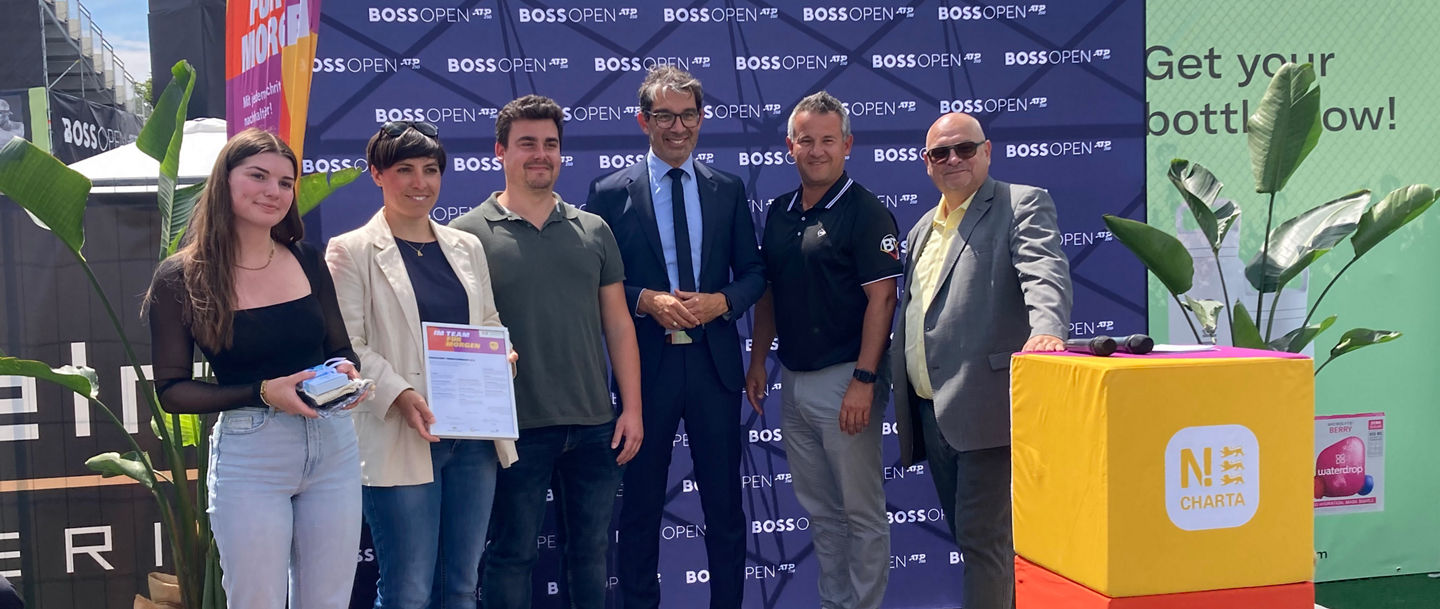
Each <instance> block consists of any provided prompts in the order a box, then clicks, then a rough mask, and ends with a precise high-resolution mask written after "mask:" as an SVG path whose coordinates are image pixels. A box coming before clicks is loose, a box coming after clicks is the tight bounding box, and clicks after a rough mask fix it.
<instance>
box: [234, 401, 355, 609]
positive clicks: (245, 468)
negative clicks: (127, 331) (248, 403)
mask: <svg viewBox="0 0 1440 609" xmlns="http://www.w3.org/2000/svg"><path fill="white" fill-rule="evenodd" d="M207 483H208V485H209V489H210V508H209V513H210V526H211V528H212V529H213V530H214V532H215V543H216V545H217V546H218V547H219V550H220V566H221V568H223V569H224V571H225V575H224V577H223V579H222V584H223V585H224V587H225V595H226V597H227V598H228V600H229V606H230V609H278V608H281V607H285V603H286V596H287V590H288V593H289V594H288V596H289V603H290V605H289V606H290V609H347V608H348V607H349V605H350V590H351V588H352V587H353V586H354V581H355V561H356V554H357V553H358V552H359V549H360V455H359V452H358V451H357V449H356V445H355V424H354V423H353V422H352V421H351V420H350V415H349V413H337V414H336V415H334V416H331V417H329V418H323V419H306V418H304V417H301V416H298V415H292V414H285V413H282V412H279V411H276V410H271V409H268V408H239V409H236V410H227V411H225V412H222V413H220V420H219V421H217V422H216V423H215V430H214V432H213V434H212V435H211V440H210V476H209V480H207Z"/></svg>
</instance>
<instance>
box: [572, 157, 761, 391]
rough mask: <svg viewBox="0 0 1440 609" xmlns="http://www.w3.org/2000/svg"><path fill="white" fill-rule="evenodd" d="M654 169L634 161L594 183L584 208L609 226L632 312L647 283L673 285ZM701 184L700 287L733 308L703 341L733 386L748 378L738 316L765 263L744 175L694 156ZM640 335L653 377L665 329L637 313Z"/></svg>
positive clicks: (645, 378)
mask: <svg viewBox="0 0 1440 609" xmlns="http://www.w3.org/2000/svg"><path fill="white" fill-rule="evenodd" d="M649 173H650V170H649V169H648V168H647V167H646V164H645V163H644V162H640V163H635V164H633V165H631V166H629V167H626V168H624V169H621V170H619V171H617V172H615V173H612V174H610V175H606V176H602V177H600V178H597V179H596V180H595V181H594V182H592V183H591V184H590V194H589V195H588V196H587V197H586V198H585V211H588V212H591V213H594V214H597V215H599V216H600V217H601V218H604V219H605V222H606V223H607V224H609V225H610V230H611V231H613V232H614V233H615V240H616V241H617V242H618V243H619V245H620V257H621V259H623V260H624V262H625V300H626V302H627V303H628V304H629V306H630V311H632V313H633V312H635V311H636V308H635V307H636V304H637V303H638V301H639V298H640V291H641V290H642V289H648V290H655V291H657V292H669V291H670V279H669V277H668V276H667V275H666V273H665V252H664V250H663V249H662V248H661V245H660V228H659V225H658V224H656V221H655V207H654V204H653V203H652V202H651V199H650V175H649ZM695 178H696V180H695V182H696V184H695V185H696V189H697V190H699V191H700V216H701V222H702V224H701V226H702V233H701V234H702V238H701V244H700V284H699V285H698V286H697V287H698V290H699V291H700V292H719V293H721V294H724V295H725V297H726V298H727V299H729V301H730V312H729V313H727V314H725V315H722V316H720V317H717V318H715V320H714V321H711V322H710V323H708V324H705V337H706V341H705V342H706V345H707V346H708V347H709V350H710V357H711V359H712V360H713V361H714V362H715V370H716V373H717V374H719V376H720V381H721V382H722V383H724V384H725V386H726V387H727V388H729V389H730V390H731V391H740V390H741V389H742V388H743V387H744V385H745V373H744V370H743V368H742V367H741V363H740V334H739V332H738V331H737V330H736V327H735V322H736V321H738V320H739V319H740V316H741V315H744V313H745V311H746V310H748V309H749V308H750V307H751V306H752V305H754V304H755V301H757V300H759V299H760V296H761V295H762V294H764V293H765V267H764V263H763V262H761V261H760V251H759V249H758V248H757V247H756V244H755V222H754V220H752V219H751V217H750V203H749V201H748V200H747V198H746V197H745V185H744V183H742V182H741V181H740V178H738V177H736V176H733V175H730V174H728V173H725V172H723V171H719V170H716V169H712V168H710V167H708V166H706V165H703V164H701V163H700V162H699V161H696V162H695ZM634 321H635V336H636V338H637V339H638V340H639V342H640V366H641V380H642V383H647V384H648V383H650V382H652V381H655V380H658V379H655V374H654V371H655V366H656V365H657V364H658V363H659V361H660V358H662V357H665V353H664V349H665V348H666V347H665V328H663V327H661V326H660V324H659V323H656V321H655V319H654V318H653V317H650V316H648V315H647V316H644V317H639V316H638V315H637V316H636V317H635V320H634Z"/></svg>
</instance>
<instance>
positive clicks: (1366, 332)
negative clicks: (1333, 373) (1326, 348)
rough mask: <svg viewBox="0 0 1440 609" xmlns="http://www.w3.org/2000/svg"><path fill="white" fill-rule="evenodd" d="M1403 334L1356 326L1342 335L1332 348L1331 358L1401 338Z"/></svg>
mask: <svg viewBox="0 0 1440 609" xmlns="http://www.w3.org/2000/svg"><path fill="white" fill-rule="evenodd" d="M1401 336H1402V334H1401V333H1400V332H1396V331H1394V330H1371V329H1369V328H1354V329H1351V330H1349V331H1346V332H1345V333H1344V334H1342V335H1340V342H1338V343H1335V346H1334V347H1331V348H1330V359H1335V358H1337V357H1340V356H1342V355H1345V354H1346V353H1349V352H1351V351H1354V350H1356V349H1361V348H1364V347H1369V346H1370V345H1378V344H1380V343H1388V342H1390V341H1392V340H1395V339H1397V338H1400V337H1401Z"/></svg>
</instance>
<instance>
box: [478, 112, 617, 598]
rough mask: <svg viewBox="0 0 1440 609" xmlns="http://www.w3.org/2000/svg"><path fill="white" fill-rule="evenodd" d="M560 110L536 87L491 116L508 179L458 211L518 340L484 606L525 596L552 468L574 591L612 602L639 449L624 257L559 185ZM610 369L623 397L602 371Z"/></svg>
mask: <svg viewBox="0 0 1440 609" xmlns="http://www.w3.org/2000/svg"><path fill="white" fill-rule="evenodd" d="M563 116H564V114H563V113H562V111H561V109H560V106H559V105H557V104H556V103H555V102H554V100H551V99H550V98H547V97H542V96H539V95H527V96H525V97H521V98H520V99H517V100H515V101H512V102H510V103H509V104H506V105H505V107H504V108H503V109H501V110H500V113H499V115H498V116H497V117H496V119H495V156H497V157H499V158H500V160H501V162H502V164H503V165H504V168H505V190H503V191H500V192H497V193H494V194H492V195H491V196H490V198H489V199H487V200H486V201H485V202H484V203H483V204H481V205H480V207H477V208H475V209H473V210H471V211H470V212H468V213H466V214H465V215H464V216H461V217H459V218H457V219H456V220H455V221H454V222H452V223H451V224H450V226H453V227H455V228H459V229H461V230H465V231H469V232H471V233H474V234H475V235H476V236H478V237H480V242H481V243H482V244H483V245H484V247H485V256H486V259H487V262H488V264H489V267H490V279H491V285H492V289H493V291H494V293H495V308H496V309H497V310H499V312H500V318H501V319H503V320H504V321H505V326H506V327H508V328H509V329H510V336H511V337H512V339H513V340H514V342H515V350H516V352H518V353H521V354H522V355H521V361H520V363H519V364H518V373H517V375H516V377H515V409H516V415H517V418H518V419H519V423H520V438H519V439H518V440H516V442H515V448H516V451H517V452H518V453H519V456H520V459H519V461H516V462H515V464H514V465H511V466H510V467H509V468H505V469H502V470H500V472H499V475H498V476H497V478H496V482H495V507H494V510H493V511H492V513H491V521H492V522H494V523H496V526H494V527H492V528H491V531H490V534H491V541H490V546H489V548H488V549H487V550H486V552H485V559H484V565H483V569H484V572H483V574H482V579H481V588H482V589H483V590H484V595H485V607H486V608H487V609H529V607H530V596H531V592H532V590H533V589H534V586H533V585H532V584H531V580H530V572H531V568H532V567H533V566H534V564H535V561H536V559H537V558H538V557H539V550H538V548H537V547H536V544H535V539H536V538H537V537H538V536H539V535H540V527H541V524H542V522H543V520H544V518H545V503H546V493H547V491H548V490H549V489H550V483H551V478H552V476H553V478H554V479H555V481H556V485H555V487H554V489H553V490H554V497H555V504H556V507H557V508H558V510H559V516H560V520H561V521H562V522H564V523H565V530H566V539H565V546H566V547H565V550H564V551H565V556H566V561H565V563H566V568H567V569H568V570H569V576H568V577H567V578H566V581H567V582H568V583H569V584H570V589H569V590H568V592H569V595H570V602H571V605H572V606H573V607H576V608H579V609H603V607H604V606H605V582H606V577H607V572H606V565H605V556H606V550H607V548H608V547H609V527H610V516H611V513H612V511H613V509H614V506H615V493H616V491H617V490H618V489H619V486H620V476H621V468H620V466H621V465H624V464H625V463H626V462H627V461H629V460H630V459H631V458H632V457H634V456H635V452H636V451H637V450H639V449H640V441H641V437H642V435H643V433H644V431H643V430H644V426H643V424H642V422H641V418H640V355H639V351H638V350H637V348H636V342H635V326H634V325H633V324H632V323H631V321H630V310H629V308H628V307H627V306H626V304H625V288H624V284H623V283H621V282H622V281H623V280H624V279H625V268H624V265H623V264H622V263H621V259H620V248H619V247H618V246H617V245H616V244H615V236H614V235H612V234H611V232H610V228H609V227H608V226H606V224H605V222H604V221H602V220H601V219H600V218H599V217H598V216H596V215H594V214H591V213H588V212H585V211H581V210H579V209H576V208H575V207H574V206H572V205H570V204H569V203H566V202H565V201H563V200H561V199H560V195H558V194H556V193H555V191H554V187H555V179H556V177H557V176H558V175H559V171H560V135H561V130H562V120H563ZM607 349H608V351H609V356H610V364H611V366H612V367H613V368H614V370H615V378H616V384H617V385H618V386H619V390H620V396H621V398H622V399H621V403H622V404H624V405H625V406H624V411H623V412H622V413H621V414H620V416H619V417H618V418H617V417H616V416H615V412H614V409H613V407H612V406H611V400H610V391H609V388H608V386H607V383H606V380H607V379H606V374H605V372H606V371H605V355H606V350H607Z"/></svg>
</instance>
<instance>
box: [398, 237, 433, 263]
mask: <svg viewBox="0 0 1440 609" xmlns="http://www.w3.org/2000/svg"><path fill="white" fill-rule="evenodd" d="M395 240H396V241H399V242H401V243H404V244H405V247H408V248H410V249H411V250H412V251H414V252H415V255H416V256H420V257H422V258H423V257H424V256H425V246H427V245H430V243H431V242H429V241H426V242H424V243H421V244H420V247H415V244H413V243H410V242H409V241H406V240H404V239H401V238H399V237H396V238H395Z"/></svg>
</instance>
